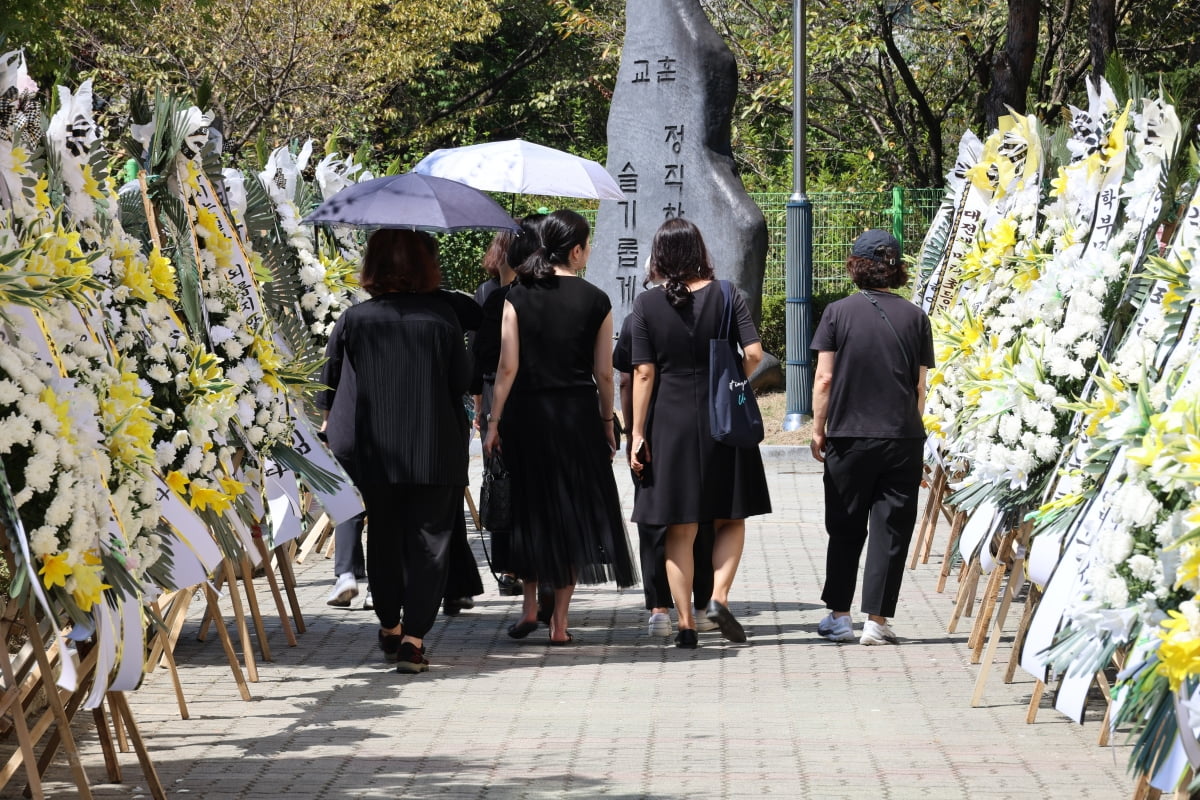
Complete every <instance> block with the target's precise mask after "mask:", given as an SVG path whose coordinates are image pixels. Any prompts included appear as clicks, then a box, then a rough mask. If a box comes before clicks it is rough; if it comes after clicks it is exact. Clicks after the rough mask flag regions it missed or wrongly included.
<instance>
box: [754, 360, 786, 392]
mask: <svg viewBox="0 0 1200 800" xmlns="http://www.w3.org/2000/svg"><path fill="white" fill-rule="evenodd" d="M750 385H751V386H752V387H754V391H755V392H757V393H759V394H761V393H763V392H771V391H776V390H782V389H783V388H784V385H785V384H784V377H783V364H781V363H780V362H779V359H778V358H776V357H775V356H773V355H771V354H770V353H763V360H762V361H761V362H760V363H759V365H758V369H756V370H754V374H753V375H751V376H750Z"/></svg>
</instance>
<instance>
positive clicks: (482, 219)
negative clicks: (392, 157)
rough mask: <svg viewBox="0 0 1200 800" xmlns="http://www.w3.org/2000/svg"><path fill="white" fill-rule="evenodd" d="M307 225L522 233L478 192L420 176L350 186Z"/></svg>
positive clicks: (505, 212) (330, 200)
mask: <svg viewBox="0 0 1200 800" xmlns="http://www.w3.org/2000/svg"><path fill="white" fill-rule="evenodd" d="M304 221H305V222H308V223H312V224H321V225H348V226H351V227H356V228H412V229H413V230H420V231H432V232H435V233H452V232H454V231H463V230H472V229H476V228H491V229H499V230H516V229H517V228H518V226H517V223H516V222H515V221H514V220H513V218H512V216H511V215H510V214H509V213H508V212H507V211H505V210H504V209H503V208H501V207H500V206H499V204H497V203H496V201H495V200H493V199H492V198H490V197H488V196H487V195H486V194H484V193H483V192H481V191H479V190H478V189H472V188H471V187H470V186H467V185H466V184H462V183H458V182H457V181H450V180H446V179H445V178H435V177H433V176H432V175H418V174H417V173H415V172H408V173H405V174H404V175H388V176H386V177H383V178H372V179H371V180H368V181H363V182H362V183H356V184H354V185H353V186H347V187H346V188H345V189H342V190H341V191H340V192H338V193H337V194H335V195H334V196H333V197H331V198H329V199H328V200H326V201H325V202H324V203H322V204H321V205H320V207H318V208H317V210H316V211H314V212H312V213H311V214H309V215H308V216H307V217H305V218H304Z"/></svg>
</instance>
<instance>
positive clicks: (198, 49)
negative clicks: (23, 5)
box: [65, 0, 500, 151]
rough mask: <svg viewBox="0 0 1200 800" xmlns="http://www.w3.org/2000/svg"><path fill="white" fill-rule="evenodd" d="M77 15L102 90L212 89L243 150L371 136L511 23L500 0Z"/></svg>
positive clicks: (149, 6) (223, 2) (183, 5)
mask: <svg viewBox="0 0 1200 800" xmlns="http://www.w3.org/2000/svg"><path fill="white" fill-rule="evenodd" d="M65 17H66V21H67V22H68V24H69V36H70V40H71V41H70V46H71V49H72V54H73V55H74V57H75V59H76V61H77V65H78V66H79V67H80V68H82V69H85V70H88V71H93V72H94V73H96V74H97V75H98V77H99V80H98V83H99V84H100V85H105V84H107V85H109V86H123V87H139V86H140V87H148V88H171V89H176V90H179V89H185V90H191V91H192V92H199V91H201V89H202V87H211V97H212V100H213V107H214V109H215V110H216V111H218V112H219V113H220V115H221V117H222V119H223V123H224V129H225V135H226V140H227V142H228V145H229V147H230V149H232V150H234V151H236V150H238V149H239V148H240V147H242V146H244V145H246V144H248V143H250V142H252V141H253V140H254V139H255V138H256V137H257V136H258V135H259V134H260V133H262V134H264V135H265V136H266V137H267V138H268V139H270V140H274V141H280V140H287V139H292V138H300V137H308V136H313V137H317V138H318V139H321V138H324V136H326V135H327V134H329V133H330V132H332V131H335V130H344V131H349V132H351V134H352V135H353V136H355V137H358V138H362V137H366V138H370V137H371V135H372V134H373V133H374V132H375V131H377V130H379V128H380V127H381V126H387V125H388V124H389V123H390V121H391V120H392V119H394V118H395V117H396V114H395V112H394V109H392V108H391V107H390V106H389V105H388V103H387V99H388V97H389V95H390V93H391V92H392V91H393V90H394V88H395V87H396V86H397V85H399V84H401V83H402V82H403V81H406V80H409V79H410V78H411V77H412V76H413V75H414V74H416V73H417V72H419V71H421V70H424V69H428V68H429V67H431V66H432V65H433V64H435V63H437V62H438V61H439V59H441V58H442V57H443V54H444V53H445V52H447V50H448V49H449V48H450V47H451V46H452V45H454V44H456V43H459V42H472V41H479V40H481V39H482V38H483V37H485V36H487V35H489V34H490V33H491V32H492V31H494V29H495V28H496V26H497V25H498V24H499V22H500V19H499V15H498V14H497V12H496V9H495V8H494V4H493V3H491V2H488V0H458V2H456V3H454V4H453V6H450V5H448V4H446V3H442V2H438V0H408V1H407V2H404V3H377V2H374V1H373V0H323V2H318V3H312V2H307V1H306V0H153V1H151V0H107V2H101V3H90V4H89V5H88V7H87V9H86V13H84V11H83V10H82V9H76V10H74V11H68V12H67V13H66V14H65Z"/></svg>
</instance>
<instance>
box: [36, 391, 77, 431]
mask: <svg viewBox="0 0 1200 800" xmlns="http://www.w3.org/2000/svg"><path fill="white" fill-rule="evenodd" d="M38 399H39V400H41V401H42V402H43V403H45V404H46V406H47V407H48V408H49V409H50V411H51V413H53V414H54V418H55V420H57V421H58V430H57V431H56V432H55V433H56V434H57V435H58V436H59V438H62V439H65V440H66V441H67V442H70V443H71V444H74V443H75V437H74V430H73V426H72V425H71V403H70V402H69V401H67V400H60V399H59V397H58V395H57V394H55V393H54V390H53V389H51V388H50V387H49V386H47V387H46V388H44V389H42V393H41V394H40V395H38Z"/></svg>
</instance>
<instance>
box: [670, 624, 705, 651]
mask: <svg viewBox="0 0 1200 800" xmlns="http://www.w3.org/2000/svg"><path fill="white" fill-rule="evenodd" d="M699 645H700V637H698V636H696V631H695V630H693V629H692V628H684V629H683V630H681V631H680V632H679V633H677V634H675V646H676V647H683V648H686V649H688V650H695V649H696V648H697V647H698V646H699Z"/></svg>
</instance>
